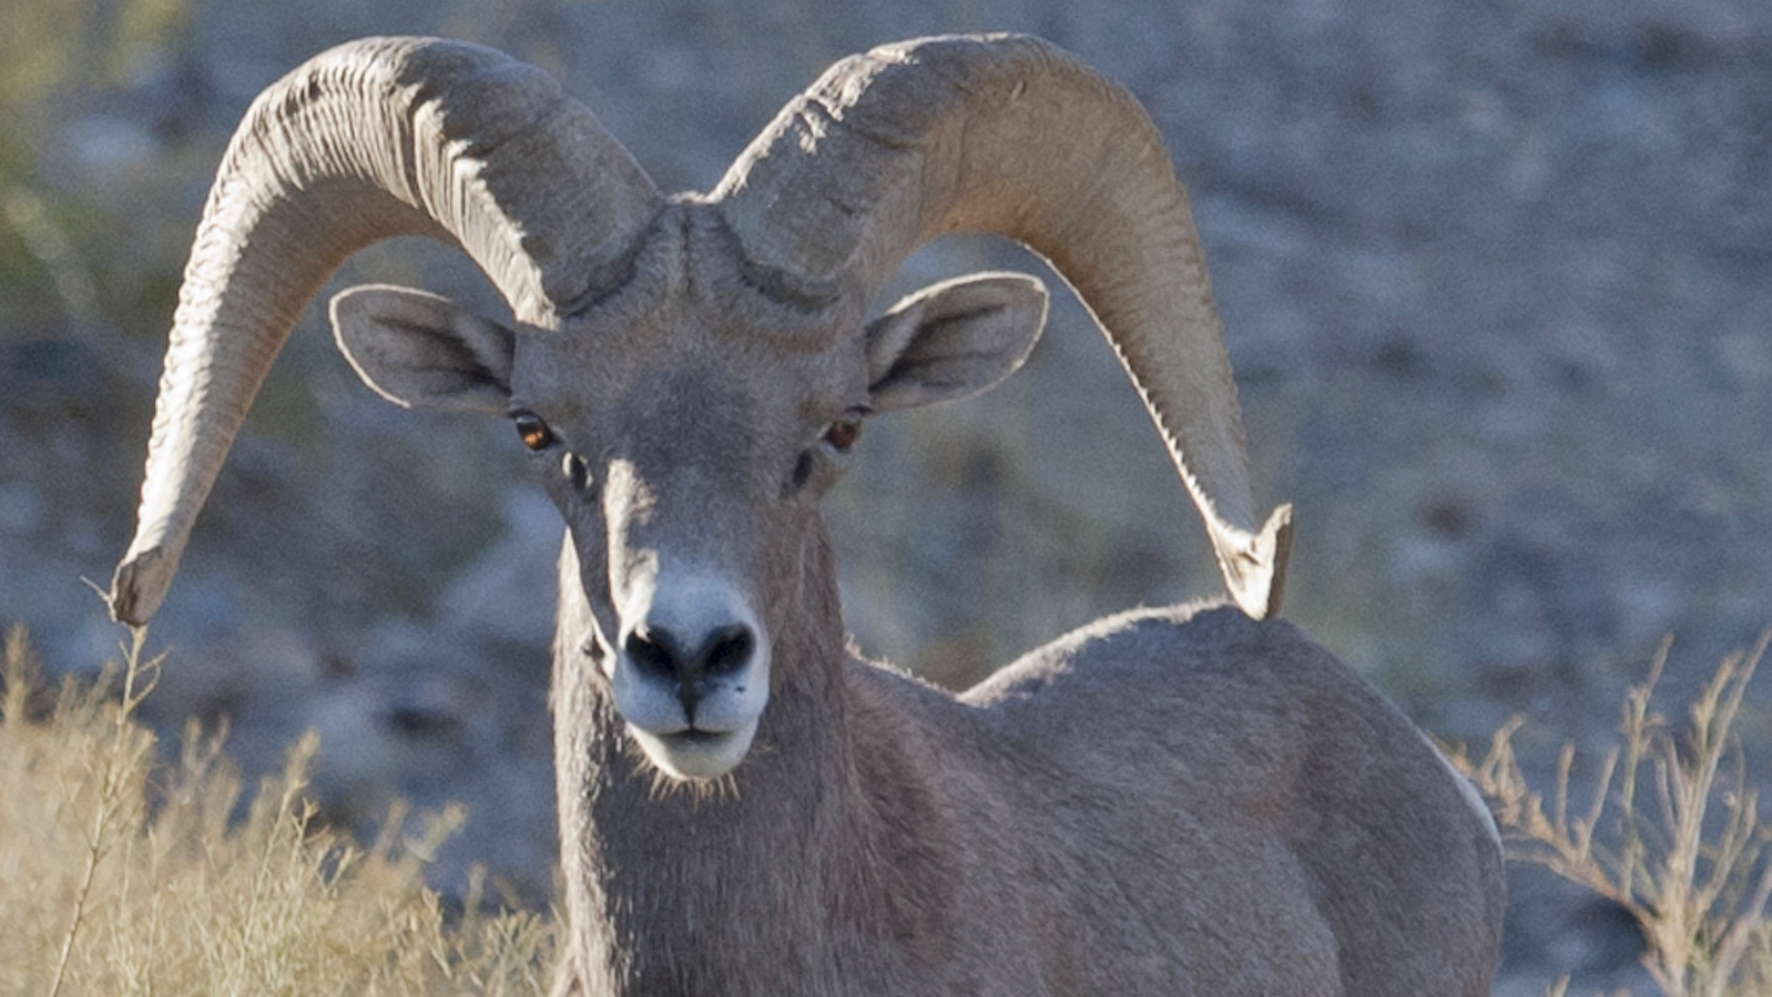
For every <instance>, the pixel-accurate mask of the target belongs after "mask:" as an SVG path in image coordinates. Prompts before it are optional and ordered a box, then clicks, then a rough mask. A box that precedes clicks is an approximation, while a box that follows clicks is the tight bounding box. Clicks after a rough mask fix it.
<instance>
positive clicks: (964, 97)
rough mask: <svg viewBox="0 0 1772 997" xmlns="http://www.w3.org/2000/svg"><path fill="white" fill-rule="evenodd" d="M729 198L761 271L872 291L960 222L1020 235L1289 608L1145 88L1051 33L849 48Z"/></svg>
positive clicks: (1269, 604) (1239, 586)
mask: <svg viewBox="0 0 1772 997" xmlns="http://www.w3.org/2000/svg"><path fill="white" fill-rule="evenodd" d="M714 196H715V197H716V198H718V199H724V210H725V212H726V216H727V218H728V221H729V224H730V225H731V226H732V228H733V230H734V231H735V232H737V233H738V235H739V238H740V240H741V241H742V242H743V243H744V246H745V250H746V253H747V254H748V255H749V256H750V258H751V261H752V263H753V264H755V265H758V266H762V267H766V268H771V269H776V270H780V271H784V272H785V273H786V274H788V275H791V276H792V277H793V278H795V279H796V280H797V281H798V282H801V283H806V284H812V285H818V284H826V283H834V284H836V285H837V286H840V287H845V288H847V289H849V290H852V291H855V292H857V293H859V294H861V295H862V300H864V301H866V300H871V299H872V298H873V296H874V295H875V294H877V293H878V292H879V290H880V289H881V288H882V287H883V286H884V284H885V282H886V281H887V280H888V279H890V278H891V276H892V274H893V273H894V272H895V271H896V270H897V269H898V266H899V264H900V263H901V262H902V261H903V260H904V258H905V257H906V256H907V255H909V254H910V252H911V251H912V250H914V249H916V248H917V247H918V246H920V245H921V244H923V243H924V242H927V241H928V240H930V239H932V238H934V237H936V236H938V235H941V234H943V233H946V232H953V231H959V230H971V231H980V232H990V233H995V234H998V235H1004V236H1008V237H1009V238H1012V239H1015V240H1017V241H1019V242H1021V243H1023V244H1025V245H1027V246H1028V247H1029V248H1030V249H1032V250H1034V251H1035V252H1036V253H1039V254H1041V255H1042V256H1044V257H1045V258H1046V259H1047V260H1048V261H1049V262H1050V263H1051V264H1052V266H1053V268H1054V269H1055V270H1057V271H1058V273H1059V274H1060V275H1062V276H1063V277H1064V278H1065V280H1066V281H1068V282H1069V283H1070V285H1071V286H1072V288H1073V289H1075V290H1076V292H1077V295H1078V297H1080V298H1081V299H1082V300H1083V303H1084V304H1085V306H1087V307H1088V308H1089V310H1090V312H1091V314H1092V315H1093V316H1094V317H1095V320H1096V323H1097V324H1098V325H1100V327H1101V329H1102V332H1103V333H1104V334H1105V335H1106V336H1107V338H1108V340H1109V342H1110V343H1111V344H1112V345H1113V347H1114V349H1115V351H1116V353H1117V354H1118V355H1119V357H1120V359H1121V361H1122V362H1123V363H1124V365H1125V367H1126V371H1127V373H1128V375H1129V376H1130V377H1131V379H1132V382H1133V384H1134V385H1135V386H1136V387H1137V388H1138V391H1139V394H1140V396H1141V397H1142V398H1143V399H1144V402H1145V406H1146V408H1147V409H1148V410H1149V412H1150V414H1151V418H1152V419H1153V421H1155V422H1156V424H1157V428H1158V430H1159V431H1160V433H1161V434H1162V436H1163V439H1164V442H1165V443H1166V444H1167V445H1168V447H1169V452H1170V456H1171V457H1172V458H1173V459H1174V461H1175V465H1176V467H1177V469H1178V470H1180V472H1181V476H1182V478H1183V479H1184V480H1185V481H1186V482H1187V485H1188V489H1189V491H1190V492H1191V493H1192V495H1193V498H1194V503H1195V505H1196V506H1197V507H1198V508H1199V511H1200V515H1201V517H1202V518H1203V519H1204V520H1205V522H1206V527H1207V531H1208V533H1209V534H1210V535H1211V538H1212V544H1213V549H1214V551H1215V552H1216V554H1217V556H1218V562H1219V566H1220V568H1221V570H1222V571H1223V573H1224V577H1225V581H1226V583H1227V585H1228V586H1229V588H1230V591H1231V594H1232V596H1233V597H1234V598H1235V599H1236V601H1237V603H1238V605H1240V606H1241V607H1242V608H1243V610H1244V611H1245V612H1246V613H1248V614H1249V615H1251V616H1254V617H1257V618H1260V617H1266V616H1270V615H1274V614H1277V613H1278V611H1279V607H1280V599H1281V595H1282V589H1283V585H1284V580H1285V567H1286V556H1287V554H1288V551H1289V548H1290V543H1291V508H1290V507H1289V506H1282V507H1280V508H1279V509H1276V510H1275V511H1274V513H1273V514H1272V515H1271V516H1270V517H1269V518H1268V520H1267V522H1266V523H1265V524H1264V525H1263V526H1261V527H1260V528H1259V530H1258V529H1257V527H1256V522H1255V518H1254V500H1253V499H1252V498H1251V496H1250V491H1249V475H1248V468H1247V466H1246V465H1247V457H1246V456H1245V452H1244V445H1243V430H1242V424H1241V417H1240V416H1239V414H1238V409H1237V399H1236V387H1235V384H1234V383H1233V381H1232V379H1231V366H1230V357H1229V355H1228V354H1227V353H1226V351H1225V348H1224V342H1223V336H1222V333H1221V331H1220V327H1219V322H1218V314H1217V311H1216V309H1215V308H1214V307H1213V304H1212V292H1211V287H1210V285H1209V284H1208V282H1207V277H1206V267H1205V262H1204V259H1203V258H1202V255H1201V251H1200V244H1199V237H1198V236H1197V235H1196V234H1195V232H1194V224H1193V217H1192V214H1191V213H1190V211H1189V210H1188V203H1187V195H1186V193H1185V192H1184V191H1183V190H1182V187H1181V185H1180V183H1179V182H1178V181H1177V180H1176V178H1175V171H1174V167H1173V166H1172V165H1171V164H1170V161H1169V155H1168V153H1167V152H1166V151H1165V149H1164V147H1163V142H1162V137H1161V136H1160V135H1159V134H1158V132H1157V129H1156V127H1155V126H1154V125H1153V124H1152V123H1151V120H1150V117H1149V116H1148V115H1147V114H1146V113H1145V112H1144V109H1143V108H1142V107H1140V106H1139V104H1138V102H1137V101H1136V100H1135V99H1134V98H1133V97H1132V96H1131V95H1130V94H1128V93H1127V92H1126V91H1125V90H1123V89H1121V88H1120V87H1118V86H1116V85H1115V84H1113V83H1111V82H1109V81H1107V80H1105V79H1103V78H1102V77H1101V76H1099V75H1098V74H1096V73H1095V72H1094V71H1093V70H1090V69H1089V68H1088V67H1086V66H1084V65H1082V64H1081V63H1079V62H1077V61H1076V60H1075V59H1074V58H1072V57H1071V56H1069V55H1067V54H1065V53H1063V52H1061V51H1059V50H1057V49H1055V48H1053V47H1052V46H1051V45H1048V44H1047V43H1045V42H1042V41H1040V40H1039V39H1035V38H1028V37H1023V36H1013V35H993V36H976V37H948V38H929V39H922V40H919V41H911V42H904V43H901V44H897V45H889V46H884V47H881V48H877V49H874V50H873V51H872V52H869V53H868V54H866V55H861V56H855V57H852V58H850V59H846V60H844V61H843V62H841V63H838V64H837V65H835V66H833V67H832V68H831V69H830V70H829V71H828V72H826V73H825V75H824V77H823V78H822V79H820V80H819V81H818V82H817V83H815V84H813V86H812V87H811V88H810V89H809V90H807V91H806V92H805V93H804V94H802V95H801V96H800V97H798V98H796V99H795V100H794V101H793V102H792V103H790V104H789V105H788V106H787V107H786V108H784V109H783V110H782V112H781V114H780V115H779V116H778V117H777V118H776V119H775V121H774V123H773V124H771V125H770V126H769V128H767V129H766V130H765V131H764V132H763V134H761V135H760V136H758V138H757V140H756V141H755V142H753V143H752V144H751V147H750V148H749V149H748V150H746V152H745V153H744V155H742V156H740V157H739V159H738V161H737V162H736V163H734V164H733V166H732V168H731V169H730V170H729V171H728V172H727V174H726V176H725V178H724V179H723V180H722V181H721V183H720V186H719V187H718V188H717V189H716V190H715V192H714Z"/></svg>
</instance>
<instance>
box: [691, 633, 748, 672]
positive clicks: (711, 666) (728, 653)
mask: <svg viewBox="0 0 1772 997" xmlns="http://www.w3.org/2000/svg"><path fill="white" fill-rule="evenodd" d="M756 647H757V638H756V636H755V635H754V634H752V633H751V628H750V627H747V626H745V625H743V624H734V625H732V626H729V627H721V628H720V629H718V630H716V631H714V632H713V634H712V635H710V636H709V637H708V641H707V643H706V644H704V645H703V651H702V655H701V667H702V671H704V672H706V673H707V674H709V675H729V674H731V673H733V672H736V671H739V670H741V669H743V668H744V667H745V666H746V665H748V664H750V661H751V653H752V652H753V651H754V650H756Z"/></svg>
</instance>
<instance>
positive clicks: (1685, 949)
mask: <svg viewBox="0 0 1772 997" xmlns="http://www.w3.org/2000/svg"><path fill="white" fill-rule="evenodd" d="M1769 640H1772V631H1768V633H1767V634H1766V635H1763V636H1762V637H1761V638H1760V640H1759V642H1758V643H1757V644H1756V645H1755V646H1754V647H1753V649H1752V650H1750V651H1747V652H1744V653H1741V654H1736V655H1732V656H1730V657H1728V658H1726V659H1724V661H1723V662H1722V664H1720V665H1719V666H1718V667H1717V670H1716V672H1715V674H1713V675H1712V676H1711V678H1710V680H1709V681H1708V682H1706V683H1705V685H1704V687H1703V688H1702V689H1701V690H1700V692H1699V694H1698V696H1697V698H1696V699H1695V700H1694V701H1693V702H1692V704H1691V705H1690V707H1689V708H1688V710H1687V716H1686V722H1685V723H1684V724H1682V725H1678V726H1675V725H1673V724H1670V723H1669V722H1668V721H1667V720H1666V719H1665V718H1664V717H1663V716H1661V715H1660V714H1659V713H1656V712H1655V711H1654V710H1653V709H1652V708H1651V707H1652V700H1653V697H1654V692H1655V687H1656V684H1657V683H1658V682H1659V680H1660V678H1661V674H1662V670H1663V668H1664V667H1665V666H1666V664H1667V653H1668V645H1667V644H1666V643H1664V644H1663V645H1662V647H1661V650H1660V652H1659V653H1657V654H1656V656H1655V659H1654V662H1653V664H1652V665H1651V667H1650V671H1649V677H1648V679H1647V680H1646V681H1645V682H1644V683H1643V684H1642V685H1640V686H1637V687H1635V688H1633V689H1631V690H1630V692H1629V693H1628V695H1627V696H1626V698H1625V703H1624V720H1623V724H1622V725H1621V728H1620V732H1621V735H1622V744H1620V745H1615V746H1614V747H1612V748H1611V749H1610V750H1609V751H1607V752H1606V754H1605V756H1604V758H1603V759H1602V760H1601V762H1600V765H1599V769H1598V773H1597V775H1596V776H1595V777H1594V779H1593V789H1592V795H1591V796H1590V797H1589V798H1588V799H1586V800H1585V801H1571V799H1570V796H1571V792H1572V790H1571V774H1572V771H1573V769H1574V767H1575V749H1574V746H1573V745H1568V744H1565V745H1564V746H1563V750H1562V753H1561V755H1560V756H1559V759H1558V765H1557V778H1556V786H1555V788H1554V790H1553V791H1552V792H1551V794H1550V798H1549V812H1546V800H1545V798H1544V797H1543V796H1541V795H1540V794H1539V793H1538V792H1536V791H1534V790H1533V789H1532V787H1531V786H1530V785H1528V784H1527V780H1526V777H1525V774H1524V772H1523V771H1522V770H1521V767H1520V763H1519V760H1518V758H1516V757H1515V754H1514V749H1513V740H1512V739H1513V735H1514V734H1515V732H1517V731H1518V730H1519V728H1520V726H1521V721H1519V720H1517V719H1516V720H1515V721H1513V722H1512V723H1509V724H1508V725H1507V726H1505V727H1503V728H1502V729H1501V730H1500V731H1498V732H1497V733H1496V735H1495V738H1494V740H1493V742H1492V744H1491V746H1490V749H1489V753H1488V756H1487V757H1485V758H1484V759H1483V761H1482V763H1481V764H1480V765H1478V766H1476V767H1475V768H1474V769H1471V768H1470V767H1469V766H1466V769H1467V774H1469V775H1470V776H1471V777H1472V778H1473V780H1474V781H1475V782H1476V783H1477V786H1478V788H1479V789H1481V790H1482V791H1483V793H1484V794H1485V795H1486V796H1487V797H1489V799H1490V801H1491V803H1492V805H1493V807H1494V809H1495V816H1496V818H1497V820H1498V822H1499V823H1500V825H1501V828H1502V831H1503V833H1504V836H1505V837H1506V838H1507V839H1508V843H1509V851H1510V854H1511V855H1512V856H1514V857H1517V858H1523V859H1526V860H1528V861H1533V862H1537V863H1539V864H1542V865H1544V866H1545V867H1547V868H1548V869H1550V870H1551V871H1552V872H1554V873H1556V874H1557V875H1559V876H1561V877H1563V878H1564V879H1567V880H1569V881H1571V882H1574V883H1577V884H1579V885H1581V886H1584V887H1586V888H1588V889H1590V890H1592V891H1594V892H1595V893H1597V894H1599V895H1600V896H1603V897H1606V898H1608V899H1610V900H1612V901H1614V902H1616V903H1617V904H1619V905H1620V906H1622V907H1623V908H1624V909H1625V910H1626V911H1629V912H1630V914H1631V916H1632V917H1633V918H1635V919H1636V922H1637V924H1638V926H1639V927H1640V928H1641V930H1642V933H1643V938H1644V940H1645V943H1646V951H1645V953H1644V956H1643V964H1644V968H1645V969H1646V970H1647V971H1648V973H1649V975H1650V976H1651V978H1653V979H1654V981H1655V983H1656V984H1657V985H1658V986H1659V988H1660V989H1661V991H1662V993H1664V994H1667V995H1668V997H1733V995H1743V997H1747V995H1754V997H1765V995H1767V994H1772V920H1769V919H1768V910H1767V907H1768V900H1769V899H1772V851H1769V846H1772V825H1769V824H1768V823H1767V822H1765V821H1763V820H1762V819H1761V817H1760V814H1759V796H1758V792H1757V791H1756V789H1755V788H1754V787H1753V786H1752V785H1751V784H1750V782H1749V779H1748V768H1747V763H1746V760H1745V756H1744V755H1743V753H1742V750H1741V745H1740V741H1739V739H1738V738H1737V737H1735V736H1733V735H1732V734H1731V733H1730V728H1731V726H1732V725H1733V724H1734V723H1735V721H1736V719H1737V717H1738V715H1739V713H1740V710H1741V704H1742V699H1743V696H1744V694H1745V693H1746V691H1747V686H1748V683H1749V682H1750V681H1751V680H1752V679H1753V675H1754V670H1755V668H1756V667H1758V665H1759V663H1760V660H1761V658H1762V657H1763V656H1764V655H1765V652H1766V647H1767V643H1768V641H1769ZM1572 805H1573V806H1575V807H1577V808H1579V809H1577V810H1574V811H1572V809H1571V807H1572ZM1565 986H1566V981H1565V983H1564V984H1560V985H1559V986H1558V987H1557V988H1555V989H1554V990H1553V992H1555V993H1560V992H1561V991H1562V989H1563V988H1564V987H1565Z"/></svg>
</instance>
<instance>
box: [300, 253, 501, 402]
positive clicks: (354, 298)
mask: <svg viewBox="0 0 1772 997" xmlns="http://www.w3.org/2000/svg"><path fill="white" fill-rule="evenodd" d="M331 313H332V334H333V337H334V338H335V339H337V341H338V348H339V351H340V352H342V353H343V354H344V355H345V359H347V360H349V361H350V362H351V366H352V367H354V368H356V370H357V376H358V377H361V378H362V379H363V383H364V384H367V385H369V386H370V387H371V388H373V389H375V391H376V393H377V394H379V395H381V396H382V397H383V398H386V399H388V400H389V401H391V402H393V403H395V404H396V405H402V406H405V407H407V408H426V409H435V410H439V411H445V412H488V413H492V414H495V415H502V414H504V412H505V410H506V408H508V407H509V403H510V397H511V353H512V351H513V350H514V349H515V346H516V339H517V337H516V335H515V334H514V333H513V332H511V330H509V329H507V328H505V327H504V326H502V325H500V324H498V323H497V322H494V321H492V320H491V319H487V318H482V317H480V316H478V315H475V314H474V313H472V312H470V311H468V310H467V309H465V308H463V307H461V306H460V305H458V304H456V303H455V302H453V301H450V300H449V299H448V298H443V297H439V296H437V295H435V294H428V293H426V292H424V291H415V290H412V289H410V288H405V287H388V286H385V285H379V284H374V285H366V286H363V287H353V288H351V289H349V290H347V291H341V292H340V293H339V294H337V295H335V296H334V297H333V299H332V307H331Z"/></svg>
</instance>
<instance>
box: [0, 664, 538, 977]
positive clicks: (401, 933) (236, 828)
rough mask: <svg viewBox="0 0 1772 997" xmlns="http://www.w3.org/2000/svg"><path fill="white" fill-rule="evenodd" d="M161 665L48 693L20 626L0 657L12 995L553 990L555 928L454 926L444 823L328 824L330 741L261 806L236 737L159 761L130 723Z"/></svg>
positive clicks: (4, 882)
mask: <svg viewBox="0 0 1772 997" xmlns="http://www.w3.org/2000/svg"><path fill="white" fill-rule="evenodd" d="M159 668H160V662H159V660H158V659H152V660H144V658H143V655H142V635H141V634H140V633H139V632H138V633H137V634H136V635H135V637H134V640H133V642H132V644H131V645H130V646H127V647H125V648H124V664H123V665H122V666H120V667H117V668H114V669H111V670H110V671H109V672H108V673H107V678H106V680H105V681H103V682H101V683H100V684H99V685H98V686H97V687H96V688H82V687H80V686H78V685H76V684H74V683H67V684H64V685H63V686H62V687H61V688H60V689H59V690H57V691H55V692H54V693H47V692H46V691H45V690H44V689H43V688H42V683H41V680H40V678H39V676H38V674H37V668H36V665H35V663H34V661H33V660H32V658H31V655H30V654H29V652H28V650H27V648H26V646H25V642H24V637H23V634H22V633H21V632H18V631H15V632H13V633H12V634H11V635H9V637H8V639H7V643H6V648H5V651H4V660H3V663H0V679H3V687H4V694H3V696H0V801H3V802H0V997H11V995H14V994H17V995H26V994H29V995H33V997H63V995H87V994H107V995H109V994H122V993H129V994H144V995H152V994H254V995H265V997H273V995H281V994H288V995H298V994H299V995H303V997H307V995H312V994H316V993H327V994H364V995H382V994H387V995H395V994H400V995H405V994H487V995H519V994H539V993H543V992H544V991H545V987H546V980H547V976H548V971H549V967H550V966H551V962H552V947H553V936H552V922H551V921H550V920H549V919H547V918H543V917H540V916H538V915H534V914H528V913H505V914H500V915H487V914H481V913H478V910H477V907H478V905H477V904H475V903H472V902H470V903H469V904H468V905H467V913H466V914H465V915H463V916H462V917H460V918H457V919H453V920H451V919H448V918H445V916H444V914H443V912H442V910H441V907H440V905H439V902H438V898H437V896H436V895H435V894H434V893H432V892H431V891H429V890H427V889H426V888H425V886H424V881H423V876H422V865H423V859H424V857H425V856H426V855H427V854H428V853H429V852H430V850H431V849H433V848H434V847H435V846H436V844H437V843H438V842H439V841H440V840H441V838H442V837H443V836H445V835H447V834H448V833H449V832H450V831H451V830H453V828H454V827H455V826H456V825H458V824H459V822H460V818H461V815H460V814H459V813H455V812H446V813H444V814H442V815H439V816H437V817H435V818H432V819H431V820H429V822H428V824H427V827H426V830H424V831H423V832H422V833H420V834H418V835H417V836H415V837H413V838H407V839H403V836H402V835H401V833H399V830H398V829H399V828H400V827H401V826H403V825H404V823H405V822H404V820H403V819H402V817H401V815H399V814H396V815H394V816H393V817H391V818H390V822H389V827H390V828H391V830H390V831H389V832H388V833H386V834H384V835H383V840H382V841H380V842H378V843H376V844H375V845H374V846H373V847H371V848H369V849H361V848H358V847H356V846H354V845H353V844H351V843H350V842H349V841H347V840H346V839H344V838H342V837H340V836H339V835H337V834H334V833H332V832H329V831H324V830H320V829H318V828H317V827H316V826H315V824H314V822H313V821H312V817H313V810H312V805H311V804H310V803H308V802H307V801H306V799H305V798H304V796H303V795H302V794H303V789H304V787H305V786H306V784H307V772H308V764H309V762H310V761H311V759H312V758H313V754H314V750H315V748H316V747H317V744H316V742H315V740H314V739H313V738H312V737H309V738H305V739H303V740H302V741H301V742H300V743H298V744H297V745H296V746H295V747H294V748H292V749H291V751H290V753H289V756H288V760H287V762H286V763H285V765H284V767H283V771H282V772H281V773H280V774H278V775H275V776H272V777H269V778H267V779H265V780H264V782H263V783H262V784H261V785H260V787H259V789H258V792H257V794H256V795H254V796H253V798H252V800H251V802H250V804H249V805H248V806H247V807H246V808H245V815H244V817H241V816H240V815H239V813H238V811H239V809H240V808H239V804H240V802H241V798H242V786H241V780H240V777H239V775H238V773H237V771H236V770H235V769H234V767H233V766H232V765H231V764H230V763H229V762H228V760H227V759H226V757H225V756H224V755H223V754H222V752H221V745H220V738H219V737H204V736H201V734H200V732H198V731H197V730H196V729H195V727H192V728H190V729H189V730H187V732H186V736H185V738H184V748H183V751H182V754H181V757H180V759H179V761H178V763H177V764H176V765H171V764H163V763H161V762H160V761H159V760H158V758H157V756H156V754H155V752H154V739H153V736H152V734H151V733H150V732H149V731H147V730H146V729H145V728H143V727H142V726H141V725H139V724H138V723H136V722H135V720H134V718H133V712H134V710H135V707H136V706H137V705H138V704H139V703H140V702H141V700H142V697H144V696H145V695H147V693H148V692H149V691H150V690H151V688H152V686H153V681H154V677H155V676H156V675H157V674H158V671H159Z"/></svg>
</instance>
